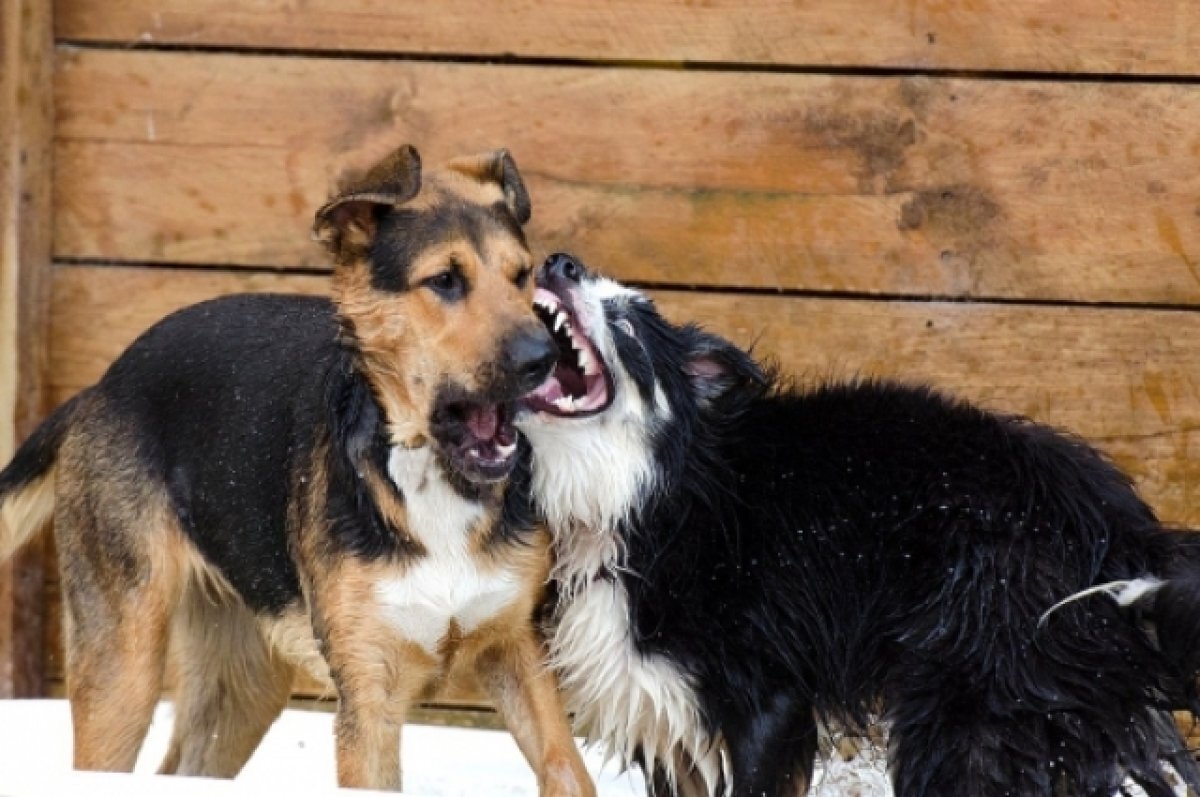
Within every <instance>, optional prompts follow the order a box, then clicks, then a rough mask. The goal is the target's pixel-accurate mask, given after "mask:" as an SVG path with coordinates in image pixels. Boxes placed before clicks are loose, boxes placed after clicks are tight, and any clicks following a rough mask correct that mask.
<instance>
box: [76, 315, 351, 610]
mask: <svg viewBox="0 0 1200 797" xmlns="http://www.w3.org/2000/svg"><path fill="white" fill-rule="evenodd" d="M348 363H349V354H348V353H347V352H345V351H343V350H342V349H341V347H340V346H339V344H338V326H337V322H336V320H335V317H334V312H333V305H332V303H331V302H330V301H329V300H328V299H324V298H315V297H300V296H283V295H272V294H245V295H240V296H231V297H226V298H221V299H215V300H212V301H208V302H204V303H201V304H198V305H195V306H193V307H189V308H186V309H184V310H181V311H179V312H177V313H175V314H173V315H171V316H168V317H167V318H166V319H164V320H163V321H162V322H160V323H158V324H156V325H155V326H154V327H152V328H151V329H150V330H148V331H147V332H146V333H144V334H143V335H142V336H141V337H140V338H138V340H137V341H135V342H134V343H133V345H131V346H130V348H129V349H128V350H126V351H125V353H124V354H122V355H121V357H120V358H118V359H117V360H116V362H114V363H113V365H112V367H111V368H110V369H109V371H108V372H107V374H106V375H105V376H104V378H103V379H101V381H100V382H99V384H98V385H97V386H96V387H95V388H94V389H93V390H92V394H91V396H90V398H89V399H88V402H87V409H86V412H88V414H89V415H90V422H89V423H88V424H87V430H88V431H87V435H86V437H85V438H82V439H78V440H76V441H73V446H74V447H76V448H77V449H78V454H79V456H81V457H94V456H96V455H101V454H102V455H103V456H104V457H106V458H108V457H122V458H125V459H127V460H128V461H127V462H123V463H122V464H121V466H120V467H117V468H114V467H113V463H112V462H111V461H106V462H105V463H104V467H103V468H99V469H96V470H97V472H96V473H95V474H94V475H95V477H96V478H98V479H104V480H106V481H111V480H112V478H113V475H114V474H115V473H121V474H125V475H126V477H133V478H134V479H136V481H137V482H138V483H139V484H138V489H141V488H142V486H143V485H144V484H145V483H154V484H156V485H157V486H159V487H161V489H162V490H163V491H164V494H165V496H166V498H167V499H168V500H169V504H170V506H171V508H172V509H173V510H174V512H175V513H176V515H177V518H178V522H179V524H180V527H181V528H182V529H183V530H184V532H185V533H186V534H187V535H188V537H189V538H190V539H192V540H193V541H194V542H195V544H196V546H197V547H198V548H199V550H200V551H201V553H203V555H204V556H205V558H206V559H207V560H209V561H210V562H211V563H212V564H213V565H215V566H216V567H217V568H218V569H219V570H220V571H221V573H222V574H223V576H224V578H226V579H227V580H228V581H229V582H230V583H231V585H232V586H233V587H234V588H235V589H236V590H237V592H238V594H239V595H240V596H241V597H242V599H243V600H245V601H246V603H247V605H249V606H250V607H251V608H253V609H255V610H278V609H280V608H281V607H282V606H284V605H285V604H287V603H288V602H289V601H291V600H293V599H295V598H296V597H297V595H298V594H299V582H298V580H297V578H296V573H295V567H294V565H293V564H292V561H291V558H290V557H289V556H288V550H287V537H286V533H285V525H286V521H287V512H288V505H289V495H290V493H291V492H292V490H291V485H290V480H291V479H292V478H293V476H294V474H293V468H295V467H299V468H300V469H301V470H303V469H304V468H306V467H307V462H308V459H309V457H310V456H311V453H312V447H313V445H314V439H313V435H314V433H315V431H316V429H317V428H318V427H319V426H320V425H321V424H323V423H326V422H327V421H328V420H329V418H330V417H332V413H331V412H330V410H329V407H328V405H327V397H326V394H327V385H328V384H329V383H330V381H331V379H336V378H337V377H338V376H339V375H340V372H342V371H344V370H345V369H347V368H348V367H349V365H348ZM98 435H105V436H106V437H107V438H108V439H97V436H98ZM89 470H90V469H89ZM88 489H89V490H91V489H95V488H94V487H89V488H88Z"/></svg>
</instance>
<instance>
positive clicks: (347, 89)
mask: <svg viewBox="0 0 1200 797" xmlns="http://www.w3.org/2000/svg"><path fill="white" fill-rule="evenodd" d="M55 11H56V24H57V35H58V40H59V44H58V51H57V79H56V84H55V91H56V94H55V103H56V108H57V119H56V124H57V128H56V130H57V133H56V146H55V157H56V162H57V168H56V175H55V181H54V190H55V194H54V203H55V216H54V218H55V226H54V254H55V258H56V266H55V269H54V279H53V303H52V331H51V335H50V352H51V360H50V366H49V370H48V380H49V384H50V387H51V390H52V392H53V396H54V398H55V400H61V399H65V398H66V397H68V396H69V395H71V394H72V393H73V392H74V391H76V390H78V389H79V388H80V387H82V386H84V385H87V384H88V383H90V382H92V381H93V380H95V379H96V378H97V377H98V376H99V375H100V373H101V372H102V370H103V368H104V367H105V365H106V364H107V363H108V362H109V361H110V360H111V359H112V358H113V357H114V356H115V355H116V354H117V353H118V352H119V351H120V349H121V348H122V347H123V346H124V345H125V344H127V343H128V342H129V341H130V340H131V339H132V338H133V337H134V335H136V334H137V333H138V332H139V331H140V330H141V329H143V328H145V327H146V326H147V325H148V324H150V323H152V322H153V321H154V320H156V319H157V318H158V317H160V316H161V315H162V314H164V313H166V312H168V311H169V310H171V309H174V308H176V307H179V306H182V305H185V304H188V303H191V302H195V301H197V300H200V299H203V298H207V297H210V296H215V295H219V294H225V293H229V292H234V291H242V290H282V291H297V292H306V293H310V292H317V293H319V292H322V291H324V290H325V288H326V279H325V276H324V272H325V271H326V270H327V267H328V265H327V262H326V260H325V259H324V257H323V256H322V254H321V252H320V251H319V250H318V249H317V248H316V247H315V246H314V244H312V243H311V242H310V240H309V234H308V230H309V224H310V218H311V215H312V213H313V210H314V209H315V208H316V207H317V206H318V205H319V204H320V203H321V202H322V201H323V200H324V199H325V198H326V196H327V193H328V191H329V189H330V186H331V185H332V184H333V181H334V179H335V178H336V176H337V175H338V173H339V172H340V171H341V170H342V169H343V168H344V167H345V166H346V165H348V164H356V165H357V164H361V163H363V162H365V161H368V160H370V158H372V157H374V156H376V155H378V154H380V153H382V152H383V151H385V150H386V149H388V148H390V147H392V146H394V145H395V144H397V143H399V142H404V141H407V142H412V143H414V144H416V145H417V146H418V147H420V148H421V150H422V152H423V153H424V154H425V156H426V160H427V161H430V162H432V161H437V160H439V159H442V158H445V157H448V156H451V155H455V154H460V153H463V152H470V151H475V150H485V149H490V148H493V147H496V146H506V147H508V148H509V149H511V150H512V152H513V153H514V154H515V156H516V158H517V161H518V163H519V164H520V166H521V169H522V171H523V173H524V174H525V176H526V178H527V181H528V183H529V186H530V190H531V193H532V196H533V201H534V219H533V223H532V235H531V240H532V242H533V244H534V246H535V248H536V250H537V252H538V253H545V252H549V251H553V250H555V249H560V248H561V249H570V250H572V251H575V252H577V253H578V254H580V255H582V256H583V258H584V259H585V260H586V261H588V262H589V263H591V264H592V265H595V266H598V267H600V268H602V269H604V270H607V271H608V272H610V273H611V274H613V275H615V276H617V277H619V278H622V279H626V280H631V281H633V282H636V283H638V284H641V285H644V286H647V287H650V288H652V289H653V291H654V294H655V296H657V297H658V298H659V300H660V302H661V303H662V305H663V306H664V307H665V308H666V309H667V310H668V311H669V312H670V313H671V314H672V315H675V316H677V317H680V318H698V319H701V320H703V321H704V322H706V323H708V324H709V325H710V326H711V327H712V328H714V329H716V330H719V331H721V332H724V333H726V334H728V335H730V336H732V337H733V338H734V339H735V340H737V341H739V342H742V343H750V342H752V341H759V346H760V350H761V351H763V352H766V353H769V354H772V355H775V356H777V357H778V358H779V359H780V361H781V362H782V363H783V364H784V365H785V366H786V367H787V368H788V369H789V370H791V371H793V372H795V373H797V374H798V375H800V376H801V377H802V378H807V379H813V378H823V377H826V376H830V375H848V374H865V373H870V374H888V375H895V376H900V377H904V378H907V379H920V380H929V381H932V382H934V383H936V384H938V385H940V386H943V387H946V388H950V389H954V390H957V391H959V392H961V393H962V394H964V395H966V396H969V397H971V398H973V399H976V400H978V401H981V402H983V403H984V404H986V405H988V406H991V407H996V408H1001V409H1006V410H1012V411H1016V412H1021V413H1026V414H1028V415H1031V416H1033V417H1035V418H1037V419H1040V420H1043V421H1046V422H1049V423H1053V424H1059V425H1062V426H1066V427H1069V428H1071V429H1073V430H1075V431H1077V432H1078V433H1080V434H1082V435H1084V436H1085V437H1087V438H1088V439H1090V440H1092V441H1094V442H1095V443H1097V444H1098V445H1100V446H1102V447H1103V448H1105V449H1106V450H1108V451H1109V452H1111V453H1112V454H1113V456H1115V457H1116V458H1117V459H1118V460H1119V461H1120V462H1121V464H1122V465H1124V466H1125V467H1126V468H1128V469H1129V470H1130V471H1131V472H1132V473H1133V474H1134V476H1135V477H1136V479H1137V482H1138V485H1139V487H1140V488H1141V489H1142V490H1143V491H1144V492H1145V494H1146V495H1147V496H1148V497H1149V498H1150V499H1151V500H1152V501H1153V502H1154V503H1155V504H1156V506H1157V507H1158V508H1159V509H1160V510H1161V512H1162V514H1163V515H1164V516H1165V517H1166V518H1168V519H1170V520H1172V521H1174V522H1178V523H1181V524H1193V525H1200V312H1197V310H1198V309H1200V169H1197V168H1196V164H1197V162H1198V161H1200V58H1198V57H1197V56H1198V55H1200V6H1197V5H1196V4H1195V3H1194V2H1193V1H1192V0H1061V1H1060V2H1057V3H1047V2H1043V1H1042V0H974V1H973V2H970V3H945V2H942V1H941V0H853V1H852V0H831V2H825V3H791V2H761V3H753V4H746V3H742V2H735V1H734V0H714V1H712V2H705V3H693V2H686V1H685V0H636V2H635V0H620V1H619V2H609V3H578V2H572V1H571V0H522V2H518V3H511V4H507V3H506V4H503V5H500V4H494V3H485V2H468V0H450V1H448V2H443V3H437V4H431V3H427V2H423V1H422V2H418V1H417V0H391V2H388V3H386V4H380V3H377V2H371V1H370V0H309V2H305V3H290V2H281V1H280V0H119V2H105V3H101V2H100V0H58V2H57V5H56V8H55ZM47 594H48V596H49V598H48V599H49V600H50V602H51V604H52V606H53V607H56V605H57V603H56V601H57V599H56V597H55V596H56V584H55V583H54V580H53V578H51V579H50V580H49V581H48V583H47ZM52 616H53V615H52ZM55 633H56V630H53V629H52V631H51V633H50V636H51V637H53V635H54V634H55ZM48 645H49V646H50V648H51V650H52V651H53V650H55V644H54V642H53V639H51V640H50V641H48ZM53 665H54V669H53V671H52V674H54V675H55V676H57V675H58V674H59V673H60V670H59V669H58V667H59V662H58V659H57V656H56V655H55V657H54V658H53Z"/></svg>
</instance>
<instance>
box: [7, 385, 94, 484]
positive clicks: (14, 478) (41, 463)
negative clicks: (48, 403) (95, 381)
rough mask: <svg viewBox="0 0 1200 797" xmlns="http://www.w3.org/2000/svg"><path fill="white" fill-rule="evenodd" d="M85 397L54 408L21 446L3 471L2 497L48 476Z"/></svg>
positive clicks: (76, 397) (76, 398)
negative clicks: (79, 405) (60, 445)
mask: <svg viewBox="0 0 1200 797" xmlns="http://www.w3.org/2000/svg"><path fill="white" fill-rule="evenodd" d="M82 397H83V394H82V393H81V394H79V395H78V396H75V398H73V399H71V400H70V401H68V402H66V403H65V404H63V405H62V406H61V407H59V408H58V409H56V410H55V411H54V412H52V413H51V414H50V416H49V417H48V418H46V420H44V421H42V423H41V424H39V425H38V427H37V429H35V430H34V431H33V434H31V435H30V436H29V439H27V440H26V441H25V442H24V443H23V444H22V445H21V446H20V448H18V449H17V453H16V454H14V455H13V459H12V462H10V463H9V464H8V466H7V467H5V468H4V470H2V471H0V501H3V500H4V497H5V496H6V495H9V494H11V493H13V492H15V491H17V490H20V489H21V488H23V487H27V486H28V485H30V484H32V483H33V482H35V481H37V480H38V479H40V478H41V477H43V476H45V475H46V473H47V472H48V471H49V470H50V468H52V467H53V466H54V460H55V458H56V457H57V456H58V446H59V444H60V443H61V442H62V439H63V435H65V434H66V433H67V429H68V428H69V427H70V424H71V416H72V414H73V413H74V412H75V406H76V405H77V404H78V403H79V401H80V400H81V399H82Z"/></svg>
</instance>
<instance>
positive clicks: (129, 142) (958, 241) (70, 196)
mask: <svg viewBox="0 0 1200 797" xmlns="http://www.w3.org/2000/svg"><path fill="white" fill-rule="evenodd" d="M59 66H60V68H59V72H58V84H57V107H58V109H59V118H58V127H57V135H58V139H59V143H58V147H57V153H56V154H57V162H56V211H57V212H56V215H55V222H56V225H55V226H56V253H57V255H59V256H60V257H69V258H99V259H108V260H117V261H122V260H123V261H152V262H163V263H171V262H182V263H195V264H226V265H256V266H268V267H278V266H302V267H324V266H325V262H326V261H325V258H324V255H323V253H322V252H320V251H319V249H318V248H317V247H316V246H315V245H314V244H313V243H312V242H311V241H310V235H309V226H310V220H311V215H312V212H313V210H314V209H315V208H316V207H317V206H318V205H319V204H320V203H321V202H322V201H324V199H325V198H326V197H327V195H328V192H329V190H330V186H332V185H333V184H334V183H335V180H336V176H337V175H338V174H339V173H340V172H341V171H342V170H344V169H345V168H346V167H347V166H349V165H362V164H364V163H366V162H368V161H369V160H371V159H373V158H375V157H378V156H379V155H380V154H381V153H383V152H384V151H386V150H387V149H389V148H391V147H393V146H395V145H397V144H398V143H401V142H405V141H409V142H413V143H416V144H417V145H418V146H420V147H422V148H423V149H424V150H425V153H426V156H427V157H426V161H427V162H431V163H433V162H436V161H438V160H440V159H443V158H445V157H447V156H450V155H454V154H461V153H464V152H472V151H479V150H484V149H489V148H493V147H496V146H501V145H503V146H507V147H508V148H510V149H511V150H512V151H513V153H514V154H515V156H516V158H517V161H518V162H519V163H520V164H521V167H522V171H523V173H524V174H525V176H526V178H527V181H528V183H529V186H530V190H531V192H532V196H533V201H534V219H533V223H532V228H531V229H532V240H533V242H534V244H535V247H536V248H537V249H538V250H539V251H550V250H555V249H571V250H573V251H576V252H578V253H580V254H581V255H583V256H584V257H585V258H586V259H588V260H589V261H592V262H595V263H598V264H603V265H604V267H605V268H606V269H608V270H609V271H611V272H613V273H615V274H618V275H620V276H621V277H623V278H625V279H629V280H638V281H643V282H647V283H656V284H688V285H705V286H730V287H732V286H738V287H747V286H749V287H765V288H772V289H775V288H778V289H798V290H813V291H846V292H855V293H858V292H861V293H883V294H897V295H915V296H930V295H933V296H947V297H951V296H953V297H985V298H986V297H1009V298H1030V297H1033V298H1040V299H1067V300H1079V301H1086V302H1093V301H1096V302H1152V303H1172V304H1183V303H1200V201H1198V199H1197V197H1200V170H1197V169H1196V168H1194V166H1195V163H1196V161H1197V158H1198V157H1200V124H1198V122H1200V92H1197V91H1195V90H1194V87H1192V86H1177V85H1111V84H1093V83H1054V84H1046V83H1030V82H1014V81H1001V82H997V81H980V80H954V79H946V80H941V79H927V78H856V77H827V76H811V75H779V74H717V73H694V72H666V71H646V70H628V69H612V68H603V69H600V68H565V67H524V66H506V67H497V66H484V65H463V64H442V63H436V64H431V63H405V62H362V61H349V60H322V59H312V58H308V59H296V58H276V57H260V56H247V55H197V54H185V53H161V52H108V51H105V52H97V51H66V52H63V53H61V55H60V62H59Z"/></svg>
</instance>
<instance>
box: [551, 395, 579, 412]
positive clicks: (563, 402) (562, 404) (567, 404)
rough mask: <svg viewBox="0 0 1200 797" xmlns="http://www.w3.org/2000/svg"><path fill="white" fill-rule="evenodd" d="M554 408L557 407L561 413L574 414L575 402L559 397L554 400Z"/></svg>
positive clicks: (568, 397) (569, 398)
mask: <svg viewBox="0 0 1200 797" xmlns="http://www.w3.org/2000/svg"><path fill="white" fill-rule="evenodd" d="M554 406H556V407H558V408H559V409H560V410H562V411H563V412H574V410H575V400H574V399H572V398H571V397H570V396H559V397H558V398H557V399H555V400H554Z"/></svg>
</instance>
